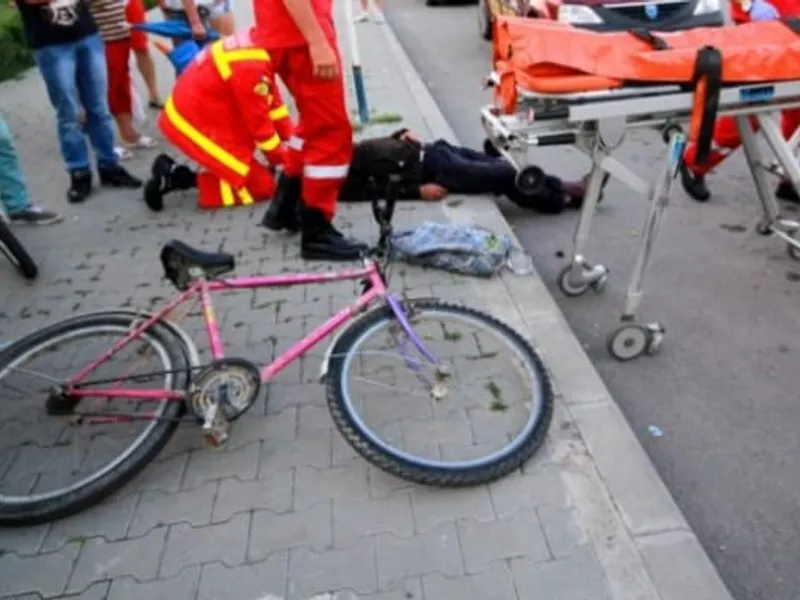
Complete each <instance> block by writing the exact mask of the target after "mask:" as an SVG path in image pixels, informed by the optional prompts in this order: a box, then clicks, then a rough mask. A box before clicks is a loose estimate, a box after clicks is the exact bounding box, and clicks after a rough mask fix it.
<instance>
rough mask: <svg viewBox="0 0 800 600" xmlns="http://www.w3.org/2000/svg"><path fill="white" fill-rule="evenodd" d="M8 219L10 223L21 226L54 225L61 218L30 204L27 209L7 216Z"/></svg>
mask: <svg viewBox="0 0 800 600" xmlns="http://www.w3.org/2000/svg"><path fill="white" fill-rule="evenodd" d="M8 218H9V219H10V220H11V222H12V223H20V224H23V225H55V224H56V223H60V222H61V221H62V217H61V215H59V214H58V213H54V212H52V211H49V210H44V209H42V208H40V207H38V206H36V205H34V204H30V205H29V206H28V207H27V208H24V209H23V210H21V211H19V212H16V213H14V214H13V215H9V216H8Z"/></svg>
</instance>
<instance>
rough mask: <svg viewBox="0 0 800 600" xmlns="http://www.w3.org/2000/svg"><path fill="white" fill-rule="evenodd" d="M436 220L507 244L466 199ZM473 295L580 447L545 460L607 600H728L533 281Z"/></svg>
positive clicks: (411, 82)
mask: <svg viewBox="0 0 800 600" xmlns="http://www.w3.org/2000/svg"><path fill="white" fill-rule="evenodd" d="M380 30H381V31H382V33H383V36H384V38H385V41H386V43H387V45H388V47H389V49H390V51H391V53H392V55H393V58H394V60H395V61H396V63H397V64H398V65H399V68H400V74H401V75H402V77H403V78H404V79H405V82H406V84H407V85H408V87H409V89H410V90H411V93H412V95H413V97H414V99H415V103H416V105H417V108H418V110H419V111H420V113H421V114H422V117H423V120H424V122H425V124H426V125H427V127H428V129H429V131H430V132H431V133H432V135H433V136H434V137H435V138H445V139H449V140H451V141H453V142H455V141H457V140H456V135H455V133H454V132H453V130H452V128H451V127H450V125H449V124H448V123H447V120H446V118H445V116H444V115H443V114H442V112H441V110H440V109H439V107H438V105H437V103H436V101H435V100H434V99H433V97H432V96H431V94H430V92H429V91H428V89H427V87H426V85H425V83H424V82H423V81H422V79H421V77H420V76H419V74H418V73H417V71H416V69H415V67H414V66H413V64H412V63H411V60H410V59H409V57H408V55H407V54H406V52H405V50H404V48H403V47H402V45H401V44H400V42H399V40H398V39H397V37H396V36H395V34H394V32H393V31H392V29H391V27H390V26H389V25H388V24H384V25H382V26H381V27H380ZM477 123H478V120H477V114H476V125H477ZM444 211H445V212H446V213H447V216H448V217H449V218H450V219H451V220H453V221H458V222H465V223H479V224H481V225H483V226H485V227H488V228H490V229H492V230H494V231H496V232H498V233H500V232H502V233H505V234H507V235H509V236H511V237H512V238H513V239H516V236H515V234H514V232H513V231H512V230H511V227H510V225H509V224H508V222H507V221H506V220H505V218H504V217H503V215H502V214H501V213H500V211H499V209H498V208H497V206H496V205H495V204H494V203H493V202H486V201H481V200H478V199H470V198H466V199H465V200H464V202H463V203H462V204H460V205H458V206H457V207H445V208H444ZM479 293H480V294H481V296H482V297H484V298H488V299H489V303H490V305H491V306H492V308H493V309H494V313H495V314H496V315H497V316H498V317H499V318H501V319H503V320H505V321H506V322H507V323H509V324H510V325H512V326H514V327H517V328H518V329H519V330H520V331H526V332H527V333H528V334H529V336H530V338H531V339H533V340H536V346H537V347H538V348H539V350H540V351H541V353H542V354H543V356H544V358H545V359H546V361H547V363H548V365H549V367H550V369H551V371H552V373H553V377H554V379H555V381H556V384H557V388H558V391H559V395H560V398H561V400H562V402H560V403H559V404H560V406H559V407H558V413H560V417H561V418H562V419H564V420H566V421H567V422H572V423H573V424H574V427H575V429H576V430H577V432H578V435H579V436H580V438H581V439H582V442H583V444H572V443H569V441H568V439H567V436H563V435H555V436H553V437H554V438H555V441H554V443H553V446H554V447H553V454H554V456H555V457H556V459H557V460H558V462H559V463H560V464H561V465H562V467H564V468H563V475H562V477H563V480H564V485H565V486H566V488H567V490H568V491H569V493H570V494H571V495H572V497H573V499H574V500H575V505H576V506H575V508H576V511H577V512H578V518H579V520H580V522H581V525H582V526H583V528H584V531H585V533H586V536H587V538H588V539H589V540H591V542H592V545H593V549H594V552H595V556H596V558H597V560H598V562H599V563H600V565H601V566H602V567H603V569H604V571H605V574H606V579H607V581H608V584H609V588H610V590H611V591H612V595H613V597H614V599H615V600H622V599H625V600H628V599H630V600H633V599H636V600H644V599H646V598H647V599H649V598H652V599H660V600H687V599H691V600H732V596H731V594H730V592H729V591H728V589H727V587H726V586H725V584H724V583H723V581H722V579H721V578H720V576H719V574H718V573H717V571H716V569H715V568H714V566H713V565H712V563H711V560H710V559H709V557H708V555H707V554H706V553H705V551H704V550H703V548H702V546H701V545H700V543H699V541H698V539H697V536H696V535H695V534H694V532H693V531H692V529H691V527H690V526H689V525H688V523H687V522H686V520H685V518H684V517H683V515H682V514H681V512H680V510H679V509H678V507H677V505H676V504H675V502H674V500H673V498H672V496H671V494H670V493H669V491H668V490H667V488H666V486H665V485H664V483H663V481H662V480H661V478H660V477H659V475H658V473H657V472H656V470H655V468H654V466H653V464H652V463H651V461H650V459H649V457H648V456H647V454H646V453H645V451H644V449H643V448H642V446H641V445H640V444H639V442H638V440H637V439H636V436H635V435H634V433H633V431H632V430H631V428H630V426H629V425H628V423H627V421H626V420H625V417H624V416H623V414H622V412H621V411H620V409H619V407H618V406H617V404H616V403H615V402H614V400H613V398H612V397H611V395H610V393H609V391H608V389H607V388H606V386H605V384H604V383H603V381H602V380H601V379H600V376H599V375H598V373H597V371H596V370H595V368H594V366H593V365H592V363H591V361H590V360H589V357H588V356H587V355H586V353H585V352H584V350H583V348H582V346H581V344H580V342H579V341H578V340H577V339H576V338H575V335H574V334H573V333H572V331H571V329H570V328H569V325H568V324H567V322H566V319H565V318H564V316H563V314H562V313H561V311H560V309H559V308H558V306H557V305H556V303H555V301H554V300H553V298H552V296H551V295H550V294H549V292H548V291H547V289H546V287H545V286H544V284H543V283H542V281H541V279H540V278H539V277H538V275H534V276H533V277H514V276H510V277H505V278H504V279H503V280H500V281H499V282H498V283H497V284H494V285H487V284H486V283H484V282H481V287H480V292H479ZM631 368H635V365H634V366H632V367H631ZM558 417H559V415H558V414H557V418H558ZM583 445H585V451H584V449H583V448H582V447H581V446H583Z"/></svg>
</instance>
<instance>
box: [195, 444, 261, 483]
mask: <svg viewBox="0 0 800 600" xmlns="http://www.w3.org/2000/svg"><path fill="white" fill-rule="evenodd" d="M260 453H261V446H260V444H259V443H258V442H252V443H250V444H247V445H246V446H242V447H240V448H238V449H235V450H227V449H222V450H203V451H199V452H192V454H191V456H190V457H189V464H188V466H187V467H186V473H185V474H184V477H183V483H182V485H181V487H182V488H184V489H189V490H191V489H194V488H196V487H198V486H199V485H201V484H202V483H204V482H206V481H212V480H216V479H225V478H226V477H238V478H239V479H241V480H243V481H247V480H249V479H255V478H256V475H257V474H258V461H259V455H260Z"/></svg>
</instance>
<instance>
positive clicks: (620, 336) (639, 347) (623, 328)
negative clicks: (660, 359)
mask: <svg viewBox="0 0 800 600" xmlns="http://www.w3.org/2000/svg"><path fill="white" fill-rule="evenodd" d="M664 332H665V330H664V327H663V326H662V325H660V324H659V323H650V324H648V325H637V324H633V323H630V324H627V323H626V324H625V325H620V326H619V327H617V328H616V329H615V330H614V331H612V332H611V333H610V334H609V336H608V340H607V342H606V347H607V348H608V352H609V354H611V356H613V357H614V358H616V359H617V360H619V361H623V362H625V361H629V360H633V359H634V358H639V357H640V356H641V355H642V354H648V355H650V356H652V355H654V354H656V353H658V351H659V350H660V349H661V344H662V343H663V341H664Z"/></svg>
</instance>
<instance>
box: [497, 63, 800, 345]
mask: <svg viewBox="0 0 800 600" xmlns="http://www.w3.org/2000/svg"><path fill="white" fill-rule="evenodd" d="M498 81H499V79H498V78H497V75H496V74H495V73H493V74H492V75H491V76H490V77H489V78H488V79H487V81H486V83H487V87H492V86H494V85H496V84H497V83H498ZM694 99H695V98H694V92H693V90H691V89H686V88H682V87H681V86H679V85H660V86H630V87H625V88H621V89H616V90H604V91H599V92H598V91H592V92H584V93H573V94H563V95H552V94H539V93H534V92H530V91H526V90H524V89H518V105H517V109H516V111H515V113H514V114H509V115H504V114H502V113H501V111H500V110H499V109H497V108H496V107H495V106H494V105H493V104H490V105H488V106H486V107H484V108H483V109H482V110H481V121H482V124H483V128H484V130H485V132H486V135H487V142H488V144H489V145H490V146H491V147H493V148H494V149H496V150H497V152H498V153H499V154H500V155H501V156H503V157H504V158H505V159H506V160H508V161H509V162H510V163H511V164H512V165H513V166H514V167H515V168H516V169H517V172H518V176H517V184H518V187H520V189H521V190H522V191H523V192H525V191H528V192H530V193H535V191H536V189H537V188H536V186H537V179H540V178H541V176H542V175H543V174H542V172H541V170H539V169H538V168H537V167H535V166H529V165H528V150H529V149H530V148H533V147H542V146H564V145H574V146H575V147H577V148H578V149H579V150H580V151H581V152H583V153H584V154H586V155H587V156H588V157H589V158H590V159H591V160H592V170H591V174H590V176H589V180H588V183H587V187H586V193H585V198H584V203H583V206H582V208H581V212H580V217H579V219H578V223H577V225H576V227H575V232H574V235H573V248H572V252H571V256H570V264H569V265H567V266H566V267H565V268H564V269H563V270H562V271H561V273H560V275H559V278H558V285H559V288H560V289H561V291H562V292H563V293H564V294H565V295H567V296H580V295H582V294H584V293H586V291H587V290H589V289H590V288H591V289H593V290H595V291H596V292H601V291H602V290H603V288H604V287H605V284H606V282H607V280H608V273H609V270H608V268H606V267H605V266H604V265H603V264H600V263H595V264H592V263H590V262H589V261H588V260H587V258H586V256H585V254H584V252H585V248H586V244H587V241H588V239H589V235H590V231H591V225H592V221H593V217H594V213H595V209H596V207H597V204H598V201H599V198H600V195H601V194H602V191H603V187H604V185H605V181H606V179H607V177H608V175H611V176H614V177H616V178H617V179H619V180H621V181H622V182H623V183H625V184H626V185H627V186H628V187H630V188H631V189H632V190H634V191H636V192H639V193H640V194H642V195H644V196H646V197H647V198H648V199H649V205H650V206H649V210H648V214H647V217H646V219H645V222H644V226H643V229H642V235H641V237H640V243H639V248H638V253H637V258H636V262H635V265H634V267H633V271H632V273H631V276H630V280H629V283H628V289H627V293H626V296H625V303H624V308H623V311H622V314H621V316H620V324H619V325H618V326H617V327H616V328H615V329H614V330H613V331H612V332H611V333H610V334H609V337H608V343H607V348H608V350H609V352H610V354H611V355H612V356H614V358H616V359H618V360H631V359H633V358H637V357H638V356H641V355H642V354H655V353H656V352H657V351H658V350H659V348H660V346H661V343H662V341H663V338H664V333H665V328H664V327H663V325H662V324H661V323H660V322H658V321H654V322H649V323H644V324H643V323H640V322H638V321H637V312H638V310H639V306H640V304H641V300H642V296H643V292H644V287H643V283H644V276H645V272H646V270H647V267H648V264H649V262H650V257H651V254H652V250H653V246H654V243H655V239H656V237H657V234H658V230H659V227H660V224H661V221H662V220H663V216H664V212H665V210H666V207H667V205H668V204H669V200H670V196H671V192H672V186H673V183H674V181H675V179H676V178H677V177H679V168H680V166H681V163H682V160H683V155H684V149H685V145H686V136H685V135H684V133H683V132H684V129H685V127H686V126H687V124H688V123H689V122H690V119H691V118H692V109H693V104H694ZM798 107H800V81H790V82H781V83H759V84H755V85H729V86H725V87H723V88H722V90H721V92H720V98H719V108H718V112H717V116H718V117H720V116H732V117H735V118H736V122H737V124H738V126H739V133H740V136H741V140H742V148H743V150H744V153H745V157H746V160H747V164H748V166H749V169H750V172H751V174H752V176H753V180H754V183H755V186H756V191H757V194H758V198H759V201H760V204H761V208H762V211H763V216H762V218H761V220H760V221H759V223H758V225H757V226H756V230H757V231H758V233H760V234H762V235H775V236H777V237H778V238H780V239H781V240H783V241H784V242H785V243H786V244H787V250H788V252H789V255H790V256H791V257H792V258H793V259H795V260H800V240H799V239H798V237H800V235H799V232H800V223H798V222H797V221H795V220H793V219H789V218H786V217H784V216H783V215H782V214H781V211H780V205H779V204H778V201H777V200H776V198H775V197H774V195H773V193H772V190H771V188H770V184H769V181H768V179H767V174H779V175H782V176H785V177H787V178H788V179H789V180H790V181H791V182H792V184H793V185H794V186H795V188H796V189H800V165H798V163H797V161H796V159H795V157H794V155H793V149H794V148H796V147H797V145H798V144H800V131H798V132H796V133H795V134H794V135H793V136H792V138H791V139H790V140H788V141H787V140H784V139H783V135H782V133H781V127H780V112H781V110H784V109H791V108H798ZM749 118H754V119H755V120H756V121H757V123H758V127H757V131H754V130H753V129H752V128H751V126H750V124H749ZM632 128H651V129H656V130H659V131H660V132H661V134H662V138H663V140H664V141H665V142H666V143H667V145H668V149H667V153H666V156H665V158H664V161H663V165H662V167H661V169H660V170H659V172H658V175H657V176H656V178H655V181H654V182H652V183H648V182H647V181H645V180H644V179H642V178H641V177H640V176H639V175H637V174H636V173H634V172H633V171H631V170H630V169H629V168H627V167H626V166H625V165H624V164H622V163H621V162H620V161H619V160H618V159H616V158H614V156H613V153H614V152H615V151H616V150H617V149H619V147H620V146H621V145H622V144H623V142H624V140H625V135H626V132H627V130H628V129H632ZM758 138H760V139H761V140H763V142H764V143H765V145H766V146H767V147H768V148H769V149H770V150H771V151H772V153H773V155H774V158H775V161H770V162H766V161H765V157H764V153H763V151H762V148H761V147H760V144H759V141H758Z"/></svg>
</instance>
